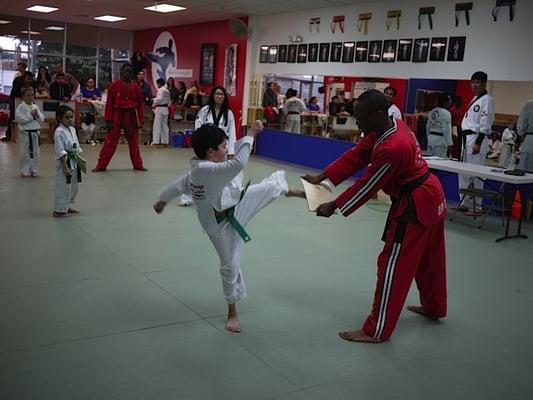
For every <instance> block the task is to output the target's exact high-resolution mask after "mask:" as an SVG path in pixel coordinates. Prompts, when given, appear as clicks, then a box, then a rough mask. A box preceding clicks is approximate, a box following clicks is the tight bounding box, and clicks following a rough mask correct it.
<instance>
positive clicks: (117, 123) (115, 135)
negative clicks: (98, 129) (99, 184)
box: [96, 110, 143, 170]
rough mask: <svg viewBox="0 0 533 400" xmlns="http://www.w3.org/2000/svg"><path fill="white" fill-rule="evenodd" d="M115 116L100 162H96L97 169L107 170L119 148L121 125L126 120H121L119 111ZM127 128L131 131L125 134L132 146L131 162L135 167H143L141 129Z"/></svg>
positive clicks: (101, 152)
mask: <svg viewBox="0 0 533 400" xmlns="http://www.w3.org/2000/svg"><path fill="white" fill-rule="evenodd" d="M131 113H132V114H133V113H134V110H131ZM115 116H116V117H115ZM115 116H114V117H113V128H112V129H111V131H109V132H108V133H107V135H106V137H105V141H104V147H103V148H102V150H101V151H100V156H99V157H98V164H96V168H97V169H101V170H105V169H106V168H107V165H108V164H109V162H110V161H111V157H113V154H115V150H116V149H117V144H118V141H119V139H120V131H121V126H122V125H123V123H124V121H123V120H122V121H121V118H120V113H119V112H115ZM126 128H127V129H126V132H128V131H131V133H130V134H127V133H126V134H125V135H124V136H125V137H126V140H127V141H128V146H129V148H130V158H131V163H132V164H133V168H134V169H142V168H143V160H142V158H141V152H140V150H139V130H138V128H131V129H129V126H126Z"/></svg>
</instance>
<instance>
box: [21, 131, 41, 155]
mask: <svg viewBox="0 0 533 400" xmlns="http://www.w3.org/2000/svg"><path fill="white" fill-rule="evenodd" d="M24 132H28V138H29V139H30V146H29V148H30V158H33V134H34V133H35V132H37V134H38V133H39V129H31V130H25V131H24Z"/></svg>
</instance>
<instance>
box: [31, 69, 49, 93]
mask: <svg viewBox="0 0 533 400" xmlns="http://www.w3.org/2000/svg"><path fill="white" fill-rule="evenodd" d="M35 82H36V84H37V87H40V86H41V87H44V88H45V89H46V92H48V93H49V92H50V84H51V83H52V78H51V77H50V74H49V73H48V69H47V68H46V67H45V66H44V65H41V66H40V67H39V69H38V72H37V78H36V79H35ZM36 97H37V96H36Z"/></svg>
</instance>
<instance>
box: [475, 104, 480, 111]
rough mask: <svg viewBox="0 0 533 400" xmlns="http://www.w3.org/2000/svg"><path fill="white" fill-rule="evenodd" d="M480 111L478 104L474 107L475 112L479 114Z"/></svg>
mask: <svg viewBox="0 0 533 400" xmlns="http://www.w3.org/2000/svg"><path fill="white" fill-rule="evenodd" d="M479 109H480V107H479V104H476V105H475V106H474V112H478V111H479Z"/></svg>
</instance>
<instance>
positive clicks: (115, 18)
mask: <svg viewBox="0 0 533 400" xmlns="http://www.w3.org/2000/svg"><path fill="white" fill-rule="evenodd" d="M94 19H97V20H98V21H105V22H119V21H124V20H126V19H127V18H126V17H119V16H116V15H101V16H99V17H94Z"/></svg>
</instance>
